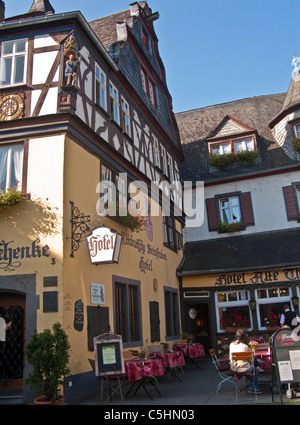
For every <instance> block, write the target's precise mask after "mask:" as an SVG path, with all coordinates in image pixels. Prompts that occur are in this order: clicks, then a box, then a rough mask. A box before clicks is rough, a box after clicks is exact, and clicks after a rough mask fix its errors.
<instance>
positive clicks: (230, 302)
mask: <svg viewBox="0 0 300 425" xmlns="http://www.w3.org/2000/svg"><path fill="white" fill-rule="evenodd" d="M215 296H216V317H217V329H218V332H220V331H223V330H225V329H224V328H225V324H227V326H230V321H231V319H233V320H236V321H240V322H242V323H244V325H245V326H247V327H248V328H250V327H251V326H252V325H251V316H250V308H249V300H250V295H249V291H246V290H240V291H224V292H216V294H215Z"/></svg>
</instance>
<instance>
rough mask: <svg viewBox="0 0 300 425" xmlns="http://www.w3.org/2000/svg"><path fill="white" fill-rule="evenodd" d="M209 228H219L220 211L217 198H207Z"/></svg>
mask: <svg viewBox="0 0 300 425" xmlns="http://www.w3.org/2000/svg"><path fill="white" fill-rule="evenodd" d="M206 209H207V216H208V227H209V230H210V231H212V230H218V213H217V206H216V200H215V198H209V199H206Z"/></svg>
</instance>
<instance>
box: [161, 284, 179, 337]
mask: <svg viewBox="0 0 300 425" xmlns="http://www.w3.org/2000/svg"><path fill="white" fill-rule="evenodd" d="M164 302H165V324H166V340H167V341H170V340H173V339H179V338H180V321H179V296H178V291H177V289H175V288H171V287H168V286H164Z"/></svg>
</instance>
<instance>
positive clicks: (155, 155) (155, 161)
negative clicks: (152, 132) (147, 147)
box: [153, 136, 160, 168]
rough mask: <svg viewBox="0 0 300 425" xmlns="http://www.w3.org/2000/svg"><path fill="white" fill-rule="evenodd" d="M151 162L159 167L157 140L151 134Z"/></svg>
mask: <svg viewBox="0 0 300 425" xmlns="http://www.w3.org/2000/svg"><path fill="white" fill-rule="evenodd" d="M153 163H154V165H155V166H156V167H158V168H160V150H159V142H158V139H157V138H156V137H155V136H153Z"/></svg>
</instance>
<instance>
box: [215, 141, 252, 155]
mask: <svg viewBox="0 0 300 425" xmlns="http://www.w3.org/2000/svg"><path fill="white" fill-rule="evenodd" d="M254 150H255V137H254V136H252V137H248V138H242V139H236V140H235V139H231V140H227V141H222V142H220V141H218V142H209V153H210V154H219V155H224V154H226V153H235V154H236V153H239V152H246V151H254Z"/></svg>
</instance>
